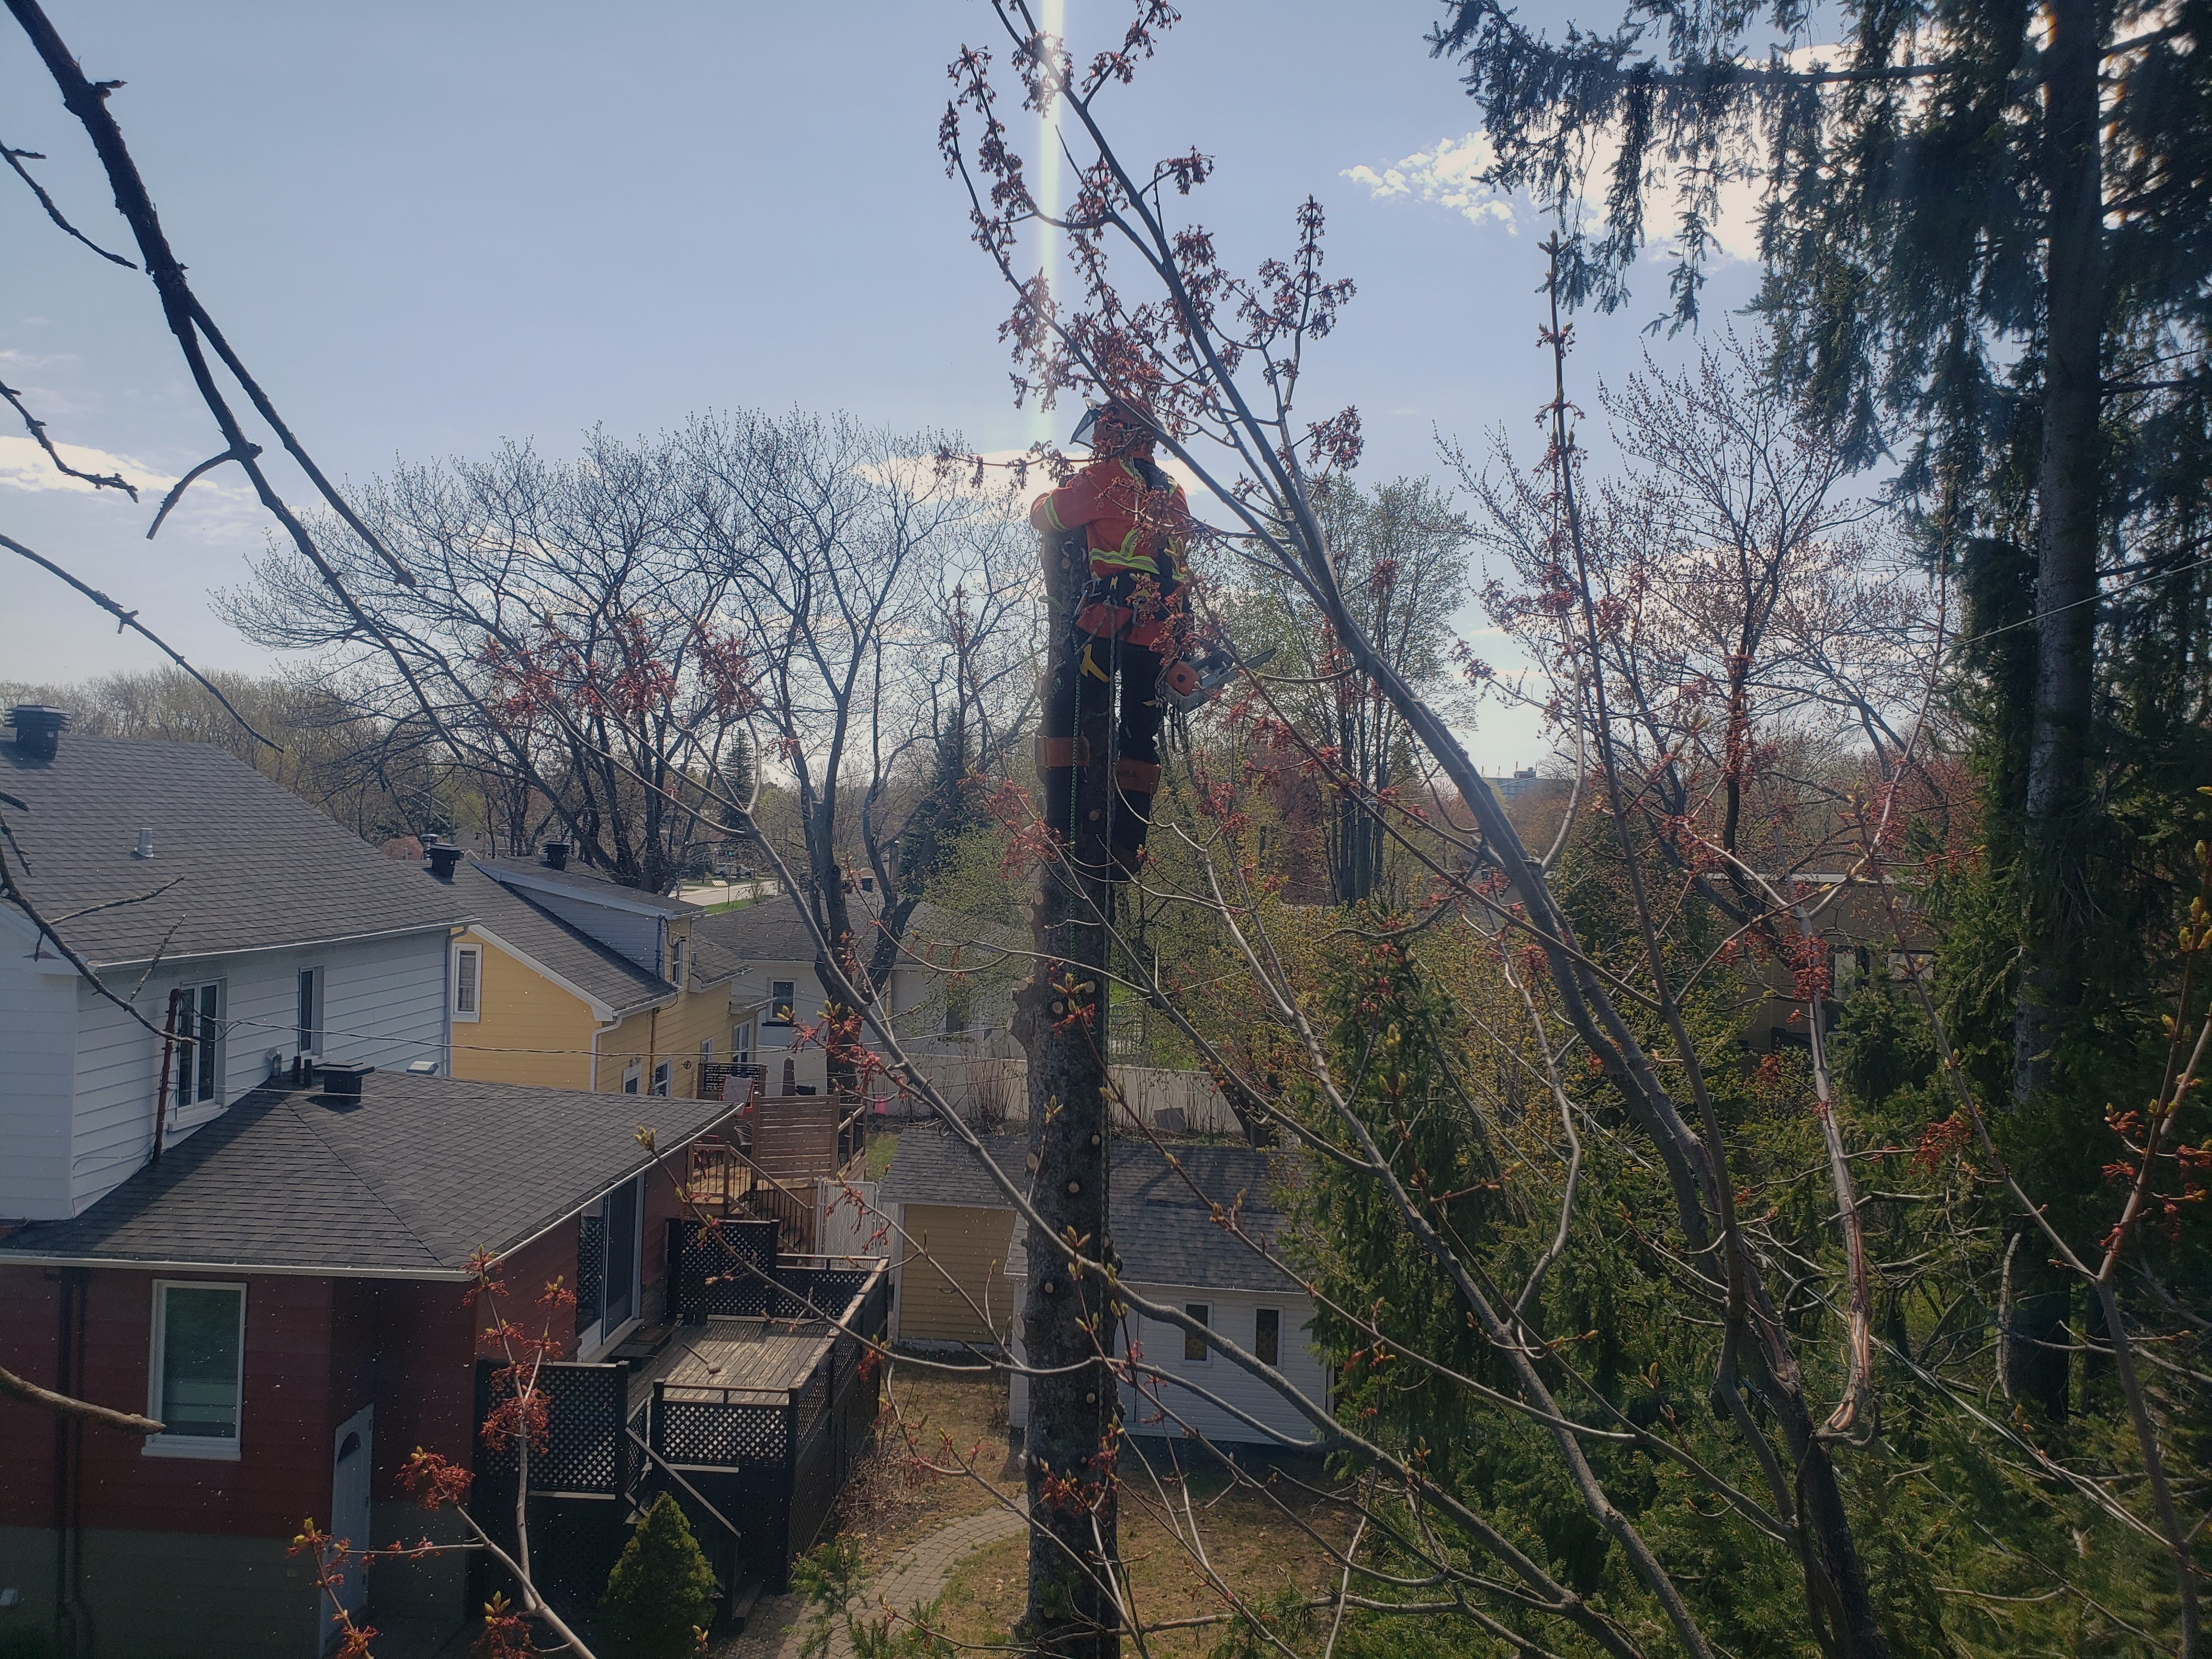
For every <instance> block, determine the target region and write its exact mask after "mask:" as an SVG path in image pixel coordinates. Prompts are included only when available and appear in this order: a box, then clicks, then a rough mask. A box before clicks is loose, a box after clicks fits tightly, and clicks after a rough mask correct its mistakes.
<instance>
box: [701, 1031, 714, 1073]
mask: <svg viewBox="0 0 2212 1659" xmlns="http://www.w3.org/2000/svg"><path fill="white" fill-rule="evenodd" d="M713 1064H714V1038H712V1037H701V1038H700V1039H699V1075H700V1076H702V1077H704V1076H706V1074H707V1068H708V1066H712V1065H713Z"/></svg>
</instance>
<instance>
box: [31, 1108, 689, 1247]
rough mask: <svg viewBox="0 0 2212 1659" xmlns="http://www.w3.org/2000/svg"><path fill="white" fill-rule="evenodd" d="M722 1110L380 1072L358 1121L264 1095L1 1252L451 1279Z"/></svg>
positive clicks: (345, 1113)
mask: <svg viewBox="0 0 2212 1659" xmlns="http://www.w3.org/2000/svg"><path fill="white" fill-rule="evenodd" d="M730 1110H731V1108H729V1107H727V1106H725V1105H723V1104H722V1103H720V1102H719V1101H706V1100H681V1099H674V1098H669V1097H661V1096H656V1095H594V1094H586V1093H584V1092H582V1091H578V1090H572V1089H530V1088H524V1087H521V1086H520V1085H515V1084H508V1083H474V1082H468V1081H465V1080H462V1079H455V1078H437V1077H416V1076H412V1075H410V1074H408V1073H400V1072H374V1073H370V1074H369V1075H368V1077H367V1078H365V1079H363V1080H362V1098H361V1100H360V1102H359V1103H358V1104H356V1103H352V1102H347V1103H344V1104H343V1105H339V1104H337V1103H325V1099H324V1097H322V1096H321V1095H319V1093H318V1092H317V1091H314V1090H313V1089H299V1090H295V1089H290V1088H287V1087H283V1086H277V1085H271V1086H270V1087H267V1088H263V1089H257V1090H255V1091H253V1092H252V1094H249V1095H247V1096H246V1097H244V1098H242V1099H241V1100H240V1101H239V1102H238V1103H236V1104H235V1105H234V1106H233V1107H231V1109H229V1110H228V1111H227V1112H225V1113H224V1114H223V1115H222V1116H221V1117H219V1118H217V1119H216V1120H215V1121H213V1122H212V1123H210V1124H209V1125H207V1126H206V1127H204V1128H203V1129H201V1130H199V1131H198V1132H197V1133H195V1134H193V1135H191V1136H190V1137H188V1138H187V1139H185V1140H182V1141H180V1142H179V1143H178V1144H177V1145H176V1146H172V1147H171V1148H170V1149H169V1150H168V1152H167V1154H165V1155H164V1157H163V1158H162V1159H161V1163H159V1164H150V1165H149V1166H148V1167H146V1168H144V1169H143V1170H139V1171H138V1172H137V1174H136V1175H134V1176H131V1179H130V1180H128V1181H126V1182H124V1183H123V1184H122V1185H121V1186H120V1187H118V1188H116V1189H115V1190H114V1191H113V1192H112V1193H110V1194H108V1195H107V1196H106V1198H103V1199H102V1200H100V1202H99V1203H97V1204H95V1205H94V1206H92V1207H91V1208H90V1209H88V1210H87V1211H86V1212H84V1213H83V1214H82V1215H81V1216H78V1217H77V1218H76V1219H74V1220H71V1221H42V1222H34V1223H33V1224H32V1225H29V1226H27V1227H24V1228H21V1229H20V1230H18V1231H15V1232H14V1233H11V1234H10V1235H9V1236H8V1237H6V1238H5V1239H0V1263H5V1262H8V1261H11V1260H12V1261H21V1260H22V1259H24V1258H26V1257H28V1258H31V1259H33V1260H40V1259H53V1258H61V1259H65V1260H74V1261H112V1262H115V1263H116V1264H118V1266H122V1265H128V1264H129V1263H131V1262H133V1261H140V1262H154V1261H161V1262H173V1263H179V1264H185V1263H189V1264H191V1265H193V1266H196V1267H222V1268H228V1269H245V1270H250V1269H252V1268H255V1267H264V1268H267V1267H309V1268H313V1267H320V1268H324V1269H326V1270H328V1271H331V1272H350V1273H368V1274H377V1273H383V1274H389V1275H392V1276H396V1277H435V1278H447V1277H453V1276H455V1275H457V1274H459V1273H464V1272H465V1269H466V1267H467V1266H468V1263H469V1260H470V1258H471V1256H472V1255H474V1254H475V1253H476V1252H477V1251H478V1250H480V1249H481V1250H489V1251H490V1252H492V1253H494V1254H495V1255H496V1254H501V1253H503V1252H505V1251H507V1250H510V1249H513V1248H514V1247H515V1246H516V1245H519V1244H521V1243H525V1242H526V1241H527V1240H529V1239H531V1238H533V1237H536V1236H537V1235H538V1233H539V1232H541V1231H544V1229H545V1228H546V1227H548V1226H550V1225H552V1224H553V1223H555V1222H556V1221H558V1220H560V1219H561V1218H562V1217H564V1216H566V1215H568V1214H569V1213H570V1212H573V1211H574V1210H575V1209H576V1208H577V1207H578V1206H580V1205H583V1204H586V1203H588V1202H590V1201H591V1200H592V1199H594V1198H596V1197H598V1196H599V1194H601V1193H603V1192H605V1191H606V1189H607V1188H610V1187H611V1186H613V1185H615V1184H616V1183H617V1182H620V1181H622V1180H623V1179H624V1178H625V1177H626V1176H630V1175H633V1174H635V1172H636V1171H637V1170H640V1169H642V1168H643V1167H644V1166H645V1165H646V1164H647V1162H648V1161H649V1159H648V1156H647V1152H645V1150H644V1148H642V1147H641V1146H639V1145H638V1144H637V1139H636V1132H637V1129H638V1127H639V1126H640V1125H646V1126H649V1127H652V1128H653V1129H654V1130H655V1131H657V1132H658V1133H659V1149H660V1152H662V1153H663V1154H667V1153H671V1152H675V1151H677V1150H678V1149H679V1148H681V1147H682V1146H684V1143H685V1142H687V1141H689V1140H690V1139H692V1138H693V1137H694V1136H696V1134H698V1133H700V1132H701V1131H702V1130H703V1129H705V1128H706V1127H708V1126H709V1125H710V1124H712V1123H714V1122H715V1121H718V1120H719V1119H720V1118H722V1117H724V1116H726V1115H728V1114H729V1112H730Z"/></svg>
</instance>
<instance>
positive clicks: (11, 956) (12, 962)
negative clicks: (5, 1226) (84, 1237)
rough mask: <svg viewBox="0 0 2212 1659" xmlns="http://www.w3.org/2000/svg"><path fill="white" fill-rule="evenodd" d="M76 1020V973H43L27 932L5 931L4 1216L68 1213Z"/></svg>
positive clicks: (0, 959)
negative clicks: (34, 957)
mask: <svg viewBox="0 0 2212 1659" xmlns="http://www.w3.org/2000/svg"><path fill="white" fill-rule="evenodd" d="M46 965H52V964H51V963H49V964H46ZM76 1015H77V982H76V972H75V971H74V970H73V969H71V970H68V971H65V972H63V973H59V974H50V973H46V972H44V971H42V969H41V964H40V963H35V962H33V960H32V959H31V940H30V929H29V927H27V926H26V927H23V928H22V929H21V931H20V933H19V932H18V931H17V930H15V929H13V928H9V927H4V926H0V1055H5V1056H6V1064H4V1065H0V1216H20V1217H23V1218H27V1219H29V1220H33V1221H38V1220H55V1219H58V1218H63V1217H65V1216H67V1215H69V1214H70V1206H69V1171H70V1097H71V1095H72V1094H73V1093H74V1092H75V1089H76ZM147 1075H148V1076H149V1077H151V1076H152V1068H151V1066H150V1063H149V1068H148V1073H147Z"/></svg>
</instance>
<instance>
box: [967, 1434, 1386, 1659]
mask: <svg viewBox="0 0 2212 1659" xmlns="http://www.w3.org/2000/svg"><path fill="white" fill-rule="evenodd" d="M1149 1455H1150V1461H1151V1462H1152V1465H1153V1467H1154V1468H1155V1469H1157V1470H1158V1473H1159V1474H1160V1481H1159V1486H1158V1487H1155V1486H1154V1485H1153V1484H1152V1479H1151V1477H1150V1476H1149V1475H1148V1474H1146V1472H1145V1469H1144V1467H1143V1465H1142V1464H1140V1463H1139V1462H1137V1461H1136V1460H1135V1459H1134V1458H1131V1459H1130V1460H1128V1461H1127V1462H1125V1464H1124V1466H1123V1468H1124V1472H1125V1474H1126V1475H1127V1483H1126V1484H1125V1485H1124V1486H1123V1488H1122V1499H1121V1559H1122V1562H1123V1564H1124V1565H1125V1566H1126V1568H1127V1571H1128V1574H1129V1582H1130V1587H1131V1590H1132V1593H1133V1595H1134V1597H1135V1600H1136V1604H1137V1608H1138V1612H1139V1616H1141V1617H1142V1618H1143V1619H1144V1620H1145V1621H1146V1623H1147V1624H1160V1623H1168V1622H1171V1621H1174V1620H1183V1619H1196V1618H1202V1617H1206V1616H1208V1615H1212V1614H1218V1613H1224V1612H1226V1611H1227V1607H1226V1604H1225V1602H1224V1601H1223V1599H1222V1596H1221V1594H1220V1592H1219V1591H1218V1590H1217V1589H1215V1588H1214V1587H1213V1585H1212V1583H1210V1582H1209V1581H1208V1579H1207V1577H1206V1574H1205V1571H1204V1570H1203V1569H1202V1568H1201V1567H1200V1564H1199V1562H1198V1560H1197V1559H1196V1557H1195V1555H1194V1553H1193V1551H1192V1549H1191V1548H1190V1547H1189V1545H1188V1539H1189V1537H1190V1528H1191V1521H1190V1517H1189V1516H1186V1515H1185V1514H1184V1512H1183V1508H1182V1505H1183V1502H1184V1493H1185V1490H1186V1485H1185V1481H1184V1480H1178V1479H1176V1478H1175V1477H1174V1476H1173V1475H1172V1474H1171V1472H1170V1470H1169V1468H1167V1467H1166V1464H1167V1459H1166V1457H1165V1456H1164V1455H1163V1454H1161V1453H1158V1452H1151V1453H1150V1454H1149ZM1298 1478H1299V1479H1301V1480H1306V1481H1308V1482H1309V1483H1315V1482H1316V1481H1317V1480H1318V1477H1317V1476H1316V1474H1314V1473H1313V1472H1312V1471H1310V1470H1305V1469H1301V1470H1300V1471H1299V1472H1298ZM1187 1484H1188V1501H1189V1506H1190V1514H1191V1515H1194V1516H1195V1517H1196V1522H1197V1535H1198V1537H1199V1539H1200V1541H1202V1543H1203V1545H1204V1547H1205V1555H1206V1562H1207V1563H1208V1564H1210V1565H1211V1566H1212V1569H1213V1571H1214V1572H1215V1573H1217V1574H1218V1575H1219V1577H1221V1579H1222V1580H1223V1581H1224V1582H1225V1583H1227V1584H1228V1585H1229V1586H1230V1587H1231V1589H1234V1590H1235V1591H1236V1593H1237V1595H1239V1596H1240V1597H1242V1598H1243V1599H1244V1600H1245V1601H1248V1602H1249V1603H1251V1604H1253V1605H1255V1606H1258V1607H1267V1606H1269V1605H1270V1604H1271V1603H1272V1602H1273V1601H1274V1599H1275V1597H1276V1596H1277V1595H1278V1594H1279V1593H1280V1592H1283V1591H1288V1592H1290V1593H1291V1595H1295V1596H1297V1597H1298V1598H1300V1599H1304V1598H1306V1597H1310V1596H1312V1595H1316V1594H1319V1593H1321V1592H1322V1591H1324V1590H1326V1589H1330V1588H1332V1587H1333V1585H1334V1582H1335V1580H1336V1577H1337V1573H1338V1569H1337V1568H1336V1566H1335V1565H1334V1564H1333V1563H1332V1562H1331V1561H1330V1559H1329V1557H1328V1553H1327V1552H1326V1551H1325V1550H1324V1549H1322V1547H1321V1546H1320V1545H1319V1544H1317V1543H1316V1541H1314V1540H1313V1539H1312V1538H1310V1537H1309V1536H1308V1535H1307V1534H1306V1533H1305V1531H1304V1529H1303V1528H1301V1527H1300V1526H1299V1525H1298V1524H1297V1521H1295V1520H1294V1519H1292V1518H1291V1516H1290V1515H1285V1513H1284V1512H1283V1508H1281V1507H1279V1506H1278V1505H1277V1504H1275V1503H1273V1502H1272V1501H1270V1499H1269V1498H1268V1497H1267V1495H1266V1494H1263V1493H1261V1492H1254V1491H1253V1490H1252V1489H1251V1488H1250V1487H1249V1486H1231V1484H1230V1480H1229V1477H1228V1475H1227V1474H1225V1472H1224V1471H1222V1470H1220V1469H1218V1468H1200V1469H1197V1470H1194V1471H1193V1472H1192V1473H1191V1474H1189V1475H1188V1478H1187ZM1273 1490H1274V1492H1275V1493H1276V1495H1277V1496H1278V1497H1279V1498H1281V1500H1282V1504H1283V1505H1285V1506H1287V1507H1288V1508H1289V1509H1290V1510H1291V1511H1292V1513H1293V1514H1295V1515H1300V1516H1304V1517H1305V1518H1306V1519H1307V1520H1308V1522H1310V1525H1311V1526H1312V1527H1313V1528H1314V1530H1315V1531H1316V1532H1318V1533H1320V1534H1322V1536H1323V1537H1324V1538H1328V1539H1331V1540H1334V1541H1336V1542H1338V1543H1339V1544H1341V1543H1342V1542H1343V1541H1344V1540H1345V1538H1346V1536H1347V1535H1348V1534H1349V1531H1350V1526H1349V1522H1347V1520H1346V1517H1345V1516H1344V1514H1343V1512H1342V1511H1341V1510H1332V1509H1331V1508H1330V1507H1329V1506H1328V1505H1327V1504H1318V1503H1316V1502H1315V1500H1313V1499H1311V1498H1309V1497H1308V1496H1307V1495H1306V1494H1305V1493H1304V1492H1298V1491H1297V1490H1296V1489H1295V1488H1291V1487H1288V1486H1285V1485H1284V1484H1283V1483H1282V1482H1280V1481H1277V1482H1276V1483H1275V1484H1274V1488H1273ZM1170 1502H1172V1503H1173V1504H1175V1506H1176V1509H1175V1516H1174V1519H1175V1521H1176V1522H1180V1523H1181V1536H1180V1537H1179V1536H1178V1534H1177V1529H1176V1526H1175V1525H1172V1524H1170V1516H1169V1512H1168V1507H1167V1506H1168V1504H1169V1503H1170ZM1028 1571H1029V1541H1028V1540H1027V1539H1026V1538H1025V1537H1014V1538H1009V1539H1006V1541H1003V1542H1001V1543H998V1544H994V1545H992V1546H991V1547H989V1548H987V1549H983V1550H979V1551H977V1552H976V1553H975V1554H974V1555H972V1556H970V1557H969V1558H968V1559H967V1560H965V1561H963V1563H961V1565H959V1566H958V1567H957V1569H956V1570H955V1571H954V1572H953V1575H952V1579H951V1583H949V1584H947V1585H946V1586H945V1594H944V1595H941V1596H939V1598H938V1601H937V1606H936V1609H935V1620H934V1622H935V1624H936V1626H937V1628H938V1629H939V1630H940V1631H942V1632H944V1633H945V1635H946V1636H948V1637H950V1638H951V1639H952V1640H953V1641H954V1642H955V1643H956V1644H963V1643H976V1644H988V1643H994V1642H1003V1641H1005V1640H1006V1638H1007V1634H1008V1632H1010V1631H1012V1628H1013V1625H1014V1620H1016V1619H1018V1617H1020V1615H1021V1612H1022V1607H1023V1604H1024V1597H1025V1595H1026V1593H1027V1588H1028ZM1228 1633H1229V1628H1228V1626H1227V1625H1226V1624H1225V1623H1224V1624H1215V1625H1206V1626H1198V1627H1196V1628H1194V1629H1188V1630H1178V1631H1161V1632H1156V1633H1154V1634H1152V1635H1151V1636H1149V1637H1148V1638H1146V1648H1147V1650H1148V1651H1150V1652H1151V1653H1152V1654H1155V1655H1176V1656H1194V1655H1199V1654H1204V1653H1206V1652H1208V1651H1209V1650H1212V1648H1213V1647H1214V1646H1215V1645H1216V1644H1218V1643H1219V1642H1220V1641H1221V1640H1222V1638H1224V1637H1225V1636H1226V1635H1227V1634H1228Z"/></svg>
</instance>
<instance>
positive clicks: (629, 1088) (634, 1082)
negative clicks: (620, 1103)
mask: <svg viewBox="0 0 2212 1659" xmlns="http://www.w3.org/2000/svg"><path fill="white" fill-rule="evenodd" d="M644 1077H645V1062H644V1061H643V1060H632V1061H630V1063H629V1065H627V1066H623V1093H624V1094H626V1095H634V1094H635V1093H636V1092H637V1086H638V1085H639V1083H640V1082H641V1081H642V1080H643V1079H644Z"/></svg>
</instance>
